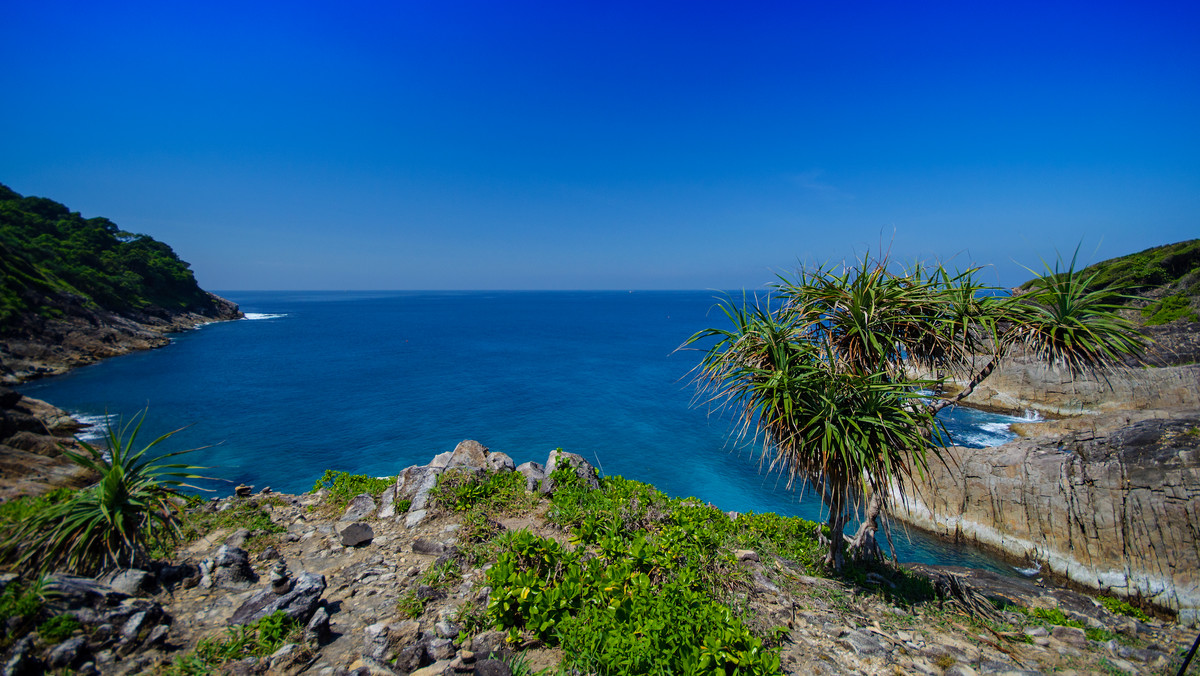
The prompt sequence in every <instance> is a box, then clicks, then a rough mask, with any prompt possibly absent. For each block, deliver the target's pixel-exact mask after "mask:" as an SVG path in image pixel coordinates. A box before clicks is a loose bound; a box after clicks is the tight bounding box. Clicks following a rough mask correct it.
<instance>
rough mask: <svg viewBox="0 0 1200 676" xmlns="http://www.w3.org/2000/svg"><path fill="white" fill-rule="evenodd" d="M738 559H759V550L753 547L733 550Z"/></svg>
mask: <svg viewBox="0 0 1200 676" xmlns="http://www.w3.org/2000/svg"><path fill="white" fill-rule="evenodd" d="M733 555H734V556H736V557H737V560H738V561H758V560H759V559H758V552H756V551H754V550H753V549H738V550H735V551H734V552H733Z"/></svg>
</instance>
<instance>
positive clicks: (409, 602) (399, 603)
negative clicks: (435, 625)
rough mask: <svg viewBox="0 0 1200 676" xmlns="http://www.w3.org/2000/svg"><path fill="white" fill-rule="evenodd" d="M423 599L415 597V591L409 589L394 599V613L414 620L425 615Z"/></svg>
mask: <svg viewBox="0 0 1200 676" xmlns="http://www.w3.org/2000/svg"><path fill="white" fill-rule="evenodd" d="M425 603H426V601H425V599H423V598H421V597H420V596H417V592H416V590H413V589H410V590H408V591H406V592H404V593H403V594H401V595H400V597H399V598H398V599H396V611H397V612H399V613H400V614H401V615H403V616H405V617H407V618H409V619H412V620H415V619H417V618H418V617H420V616H421V615H424V614H425Z"/></svg>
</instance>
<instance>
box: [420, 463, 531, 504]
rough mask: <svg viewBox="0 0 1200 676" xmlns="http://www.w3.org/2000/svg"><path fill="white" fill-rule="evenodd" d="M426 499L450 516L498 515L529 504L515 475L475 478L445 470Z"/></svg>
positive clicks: (522, 483)
mask: <svg viewBox="0 0 1200 676" xmlns="http://www.w3.org/2000/svg"><path fill="white" fill-rule="evenodd" d="M429 495H430V497H431V498H433V502H434V504H435V505H437V506H438V507H441V508H442V509H445V510H448V511H451V512H466V511H469V510H472V509H480V510H483V511H485V512H501V511H506V510H510V509H516V508H519V507H521V506H524V505H526V504H528V503H529V500H528V498H527V497H526V494H525V477H523V476H522V475H520V474H518V473H516V472H487V473H485V474H482V475H480V474H476V473H474V472H471V471H468V470H464V469H448V470H446V471H445V472H442V473H441V474H439V475H438V479H437V485H436V486H434V487H433V490H432V491H430V494H429Z"/></svg>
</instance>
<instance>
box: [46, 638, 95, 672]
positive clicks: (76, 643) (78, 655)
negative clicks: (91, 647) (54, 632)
mask: <svg viewBox="0 0 1200 676" xmlns="http://www.w3.org/2000/svg"><path fill="white" fill-rule="evenodd" d="M86 657H87V638H85V637H83V636H74V637H72V638H69V639H67V640H65V641H63V642H62V643H59V644H58V645H56V646H54V649H53V650H51V651H50V655H49V656H47V657H46V666H48V667H50V668H51V669H70V668H74V667H77V666H79V665H80V664H82V663H83V662H84V661H86Z"/></svg>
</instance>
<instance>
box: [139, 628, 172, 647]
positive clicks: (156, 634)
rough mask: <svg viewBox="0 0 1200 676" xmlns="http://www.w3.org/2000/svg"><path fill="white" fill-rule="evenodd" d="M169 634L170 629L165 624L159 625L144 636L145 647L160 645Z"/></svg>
mask: <svg viewBox="0 0 1200 676" xmlns="http://www.w3.org/2000/svg"><path fill="white" fill-rule="evenodd" d="M170 632H171V628H170V627H168V626H167V625H165V624H160V625H158V626H157V627H155V628H153V629H151V630H150V633H149V634H148V635H147V636H146V643H145V644H146V645H160V644H162V642H163V641H166V640H167V634H169V633H170Z"/></svg>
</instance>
